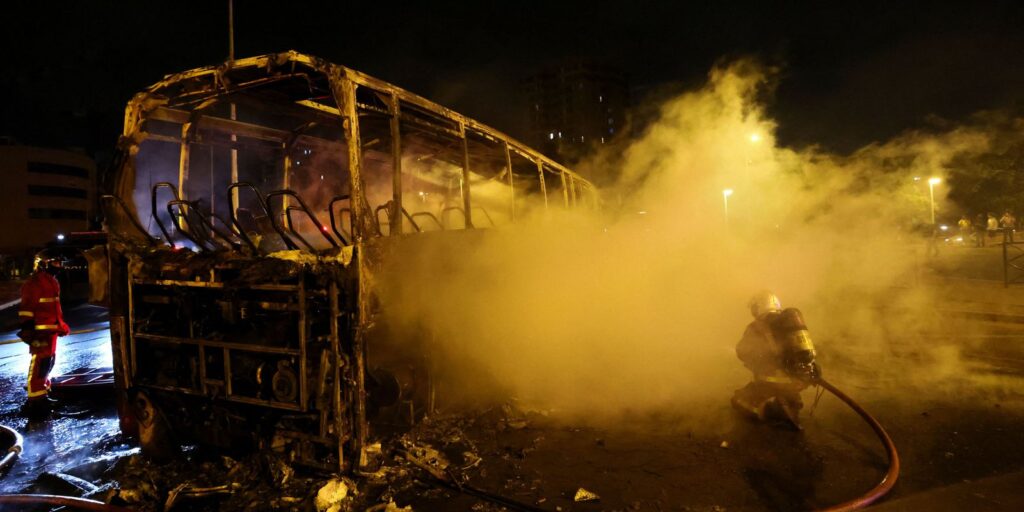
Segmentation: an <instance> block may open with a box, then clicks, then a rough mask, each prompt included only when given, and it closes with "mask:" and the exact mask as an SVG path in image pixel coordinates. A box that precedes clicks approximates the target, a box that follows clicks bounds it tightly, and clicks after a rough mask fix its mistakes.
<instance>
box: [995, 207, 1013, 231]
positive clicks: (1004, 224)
mask: <svg viewBox="0 0 1024 512" xmlns="http://www.w3.org/2000/svg"><path fill="white" fill-rule="evenodd" d="M999 227H1000V228H1003V229H1013V228H1015V227H1017V219H1016V218H1015V217H1014V216H1013V214H1012V213H1010V210H1006V211H1005V212H1003V216H1002V217H999Z"/></svg>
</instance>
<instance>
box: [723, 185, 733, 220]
mask: <svg viewBox="0 0 1024 512" xmlns="http://www.w3.org/2000/svg"><path fill="white" fill-rule="evenodd" d="M731 195H732V189H731V188H727V189H725V190H723V191H722V200H724V201H725V223H726V224H728V223H729V196H731Z"/></svg>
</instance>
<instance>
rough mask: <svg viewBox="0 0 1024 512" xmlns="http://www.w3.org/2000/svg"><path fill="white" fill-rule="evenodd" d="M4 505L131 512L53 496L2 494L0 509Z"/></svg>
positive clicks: (88, 500)
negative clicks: (50, 506)
mask: <svg viewBox="0 0 1024 512" xmlns="http://www.w3.org/2000/svg"><path fill="white" fill-rule="evenodd" d="M4 505H53V506H57V507H70V508H72V509H74V510H88V511H92V512H129V510H131V509H127V508H124V507H118V506H116V505H109V504H106V503H103V502H102V501H96V500H90V499H86V498H75V497H74V496H57V495H53V494H3V495H0V508H3V506H4Z"/></svg>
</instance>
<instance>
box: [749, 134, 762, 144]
mask: <svg viewBox="0 0 1024 512" xmlns="http://www.w3.org/2000/svg"><path fill="white" fill-rule="evenodd" d="M760 141H761V134H760V133H756V132H755V133H751V134H750V142H753V143H755V144H756V143H758V142H760Z"/></svg>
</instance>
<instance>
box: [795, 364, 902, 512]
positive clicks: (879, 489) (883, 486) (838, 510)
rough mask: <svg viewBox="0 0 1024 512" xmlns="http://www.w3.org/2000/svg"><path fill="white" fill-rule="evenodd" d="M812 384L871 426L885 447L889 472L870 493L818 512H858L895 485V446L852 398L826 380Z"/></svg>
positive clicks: (896, 457)
mask: <svg viewBox="0 0 1024 512" xmlns="http://www.w3.org/2000/svg"><path fill="white" fill-rule="evenodd" d="M813 382H814V383H815V384H817V385H819V386H821V387H822V388H824V389H826V390H827V391H828V392H829V393H832V394H833V395H835V396H836V398H838V399H840V400H842V401H843V403H845V404H846V405H848V406H850V408H851V409H853V410H854V412H856V413H857V414H858V415H860V417H861V418H863V419H864V421H865V422H867V424H868V425H870V426H871V430H874V431H875V435H877V436H878V439H879V440H880V441H882V444H883V445H884V446H885V453H886V455H888V457H889V470H888V471H886V472H885V476H884V477H882V480H881V481H880V482H878V484H877V485H875V486H874V487H873V488H872V489H871V490H870V491H868V492H866V493H864V494H863V495H861V496H860V497H858V498H855V499H852V500H850V501H847V502H844V503H840V504H838V505H833V506H831V507H828V508H824V509H821V510H819V511H818V512H847V511H850V510H859V509H862V508H864V507H867V506H868V505H870V504H872V503H874V502H876V501H878V500H879V499H881V498H882V496H885V495H886V493H888V492H889V491H890V490H892V487H893V486H894V485H896V479H897V478H898V477H899V475H900V456H899V454H898V453H896V445H895V444H894V443H893V442H892V438H891V437H889V433H888V432H886V431H885V429H884V428H882V424H881V423H879V422H878V420H876V419H875V418H874V416H871V414H869V413H868V412H867V411H866V410H864V408H863V407H861V406H860V404H858V403H857V402H855V401H853V399H852V398H850V397H849V396H847V394H846V393H843V392H842V391H840V390H839V389H838V388H836V387H835V386H833V385H832V384H830V383H829V382H828V381H827V380H825V379H822V378H821V377H818V378H816V379H815V380H814V381H813Z"/></svg>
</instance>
